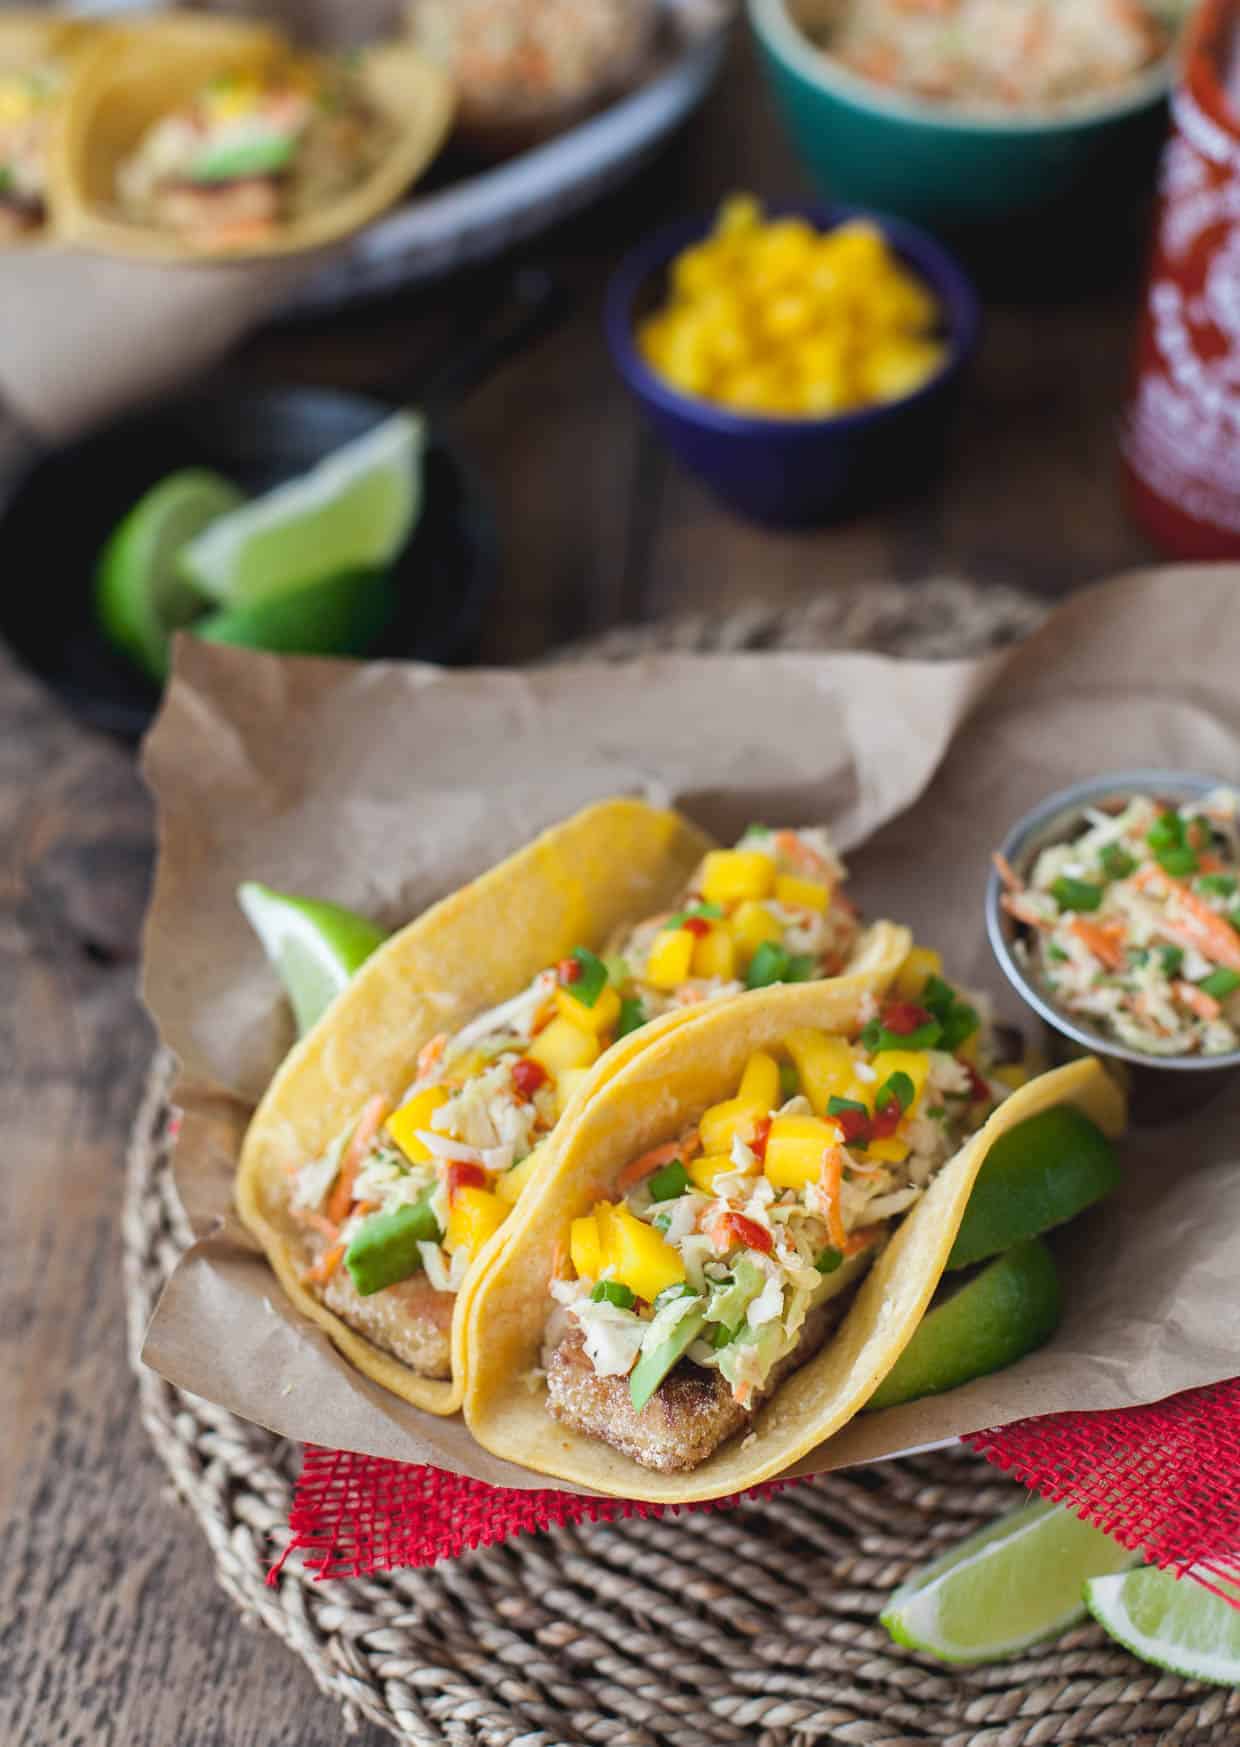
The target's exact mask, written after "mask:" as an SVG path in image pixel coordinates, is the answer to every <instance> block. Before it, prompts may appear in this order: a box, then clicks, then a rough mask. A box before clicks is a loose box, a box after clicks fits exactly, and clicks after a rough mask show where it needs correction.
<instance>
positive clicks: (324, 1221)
mask: <svg viewBox="0 0 1240 1747" xmlns="http://www.w3.org/2000/svg"><path fill="white" fill-rule="evenodd" d="M296 1218H297V1220H298V1223H299V1224H301V1225H308V1226H309V1227H310V1229H311V1231H317V1232H319V1233H321V1234H322V1236H323V1237H325V1238H326V1239H327V1240H328V1242H329V1243H335V1241H336V1239H337V1238H338V1237H339V1236H340V1227H339V1225H338V1224H337V1223H336V1221H335V1220H334V1219H328V1218H327V1216H326V1215H325V1214H322V1213H315V1212H314V1210H313V1209H312V1208H309V1207H303V1208H301V1209H300V1210H299V1211H298V1213H297V1215H296Z"/></svg>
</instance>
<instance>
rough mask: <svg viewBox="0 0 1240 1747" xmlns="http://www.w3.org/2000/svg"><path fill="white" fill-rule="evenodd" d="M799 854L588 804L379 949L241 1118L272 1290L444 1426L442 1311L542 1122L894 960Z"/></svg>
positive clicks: (503, 1222)
mask: <svg viewBox="0 0 1240 1747" xmlns="http://www.w3.org/2000/svg"><path fill="white" fill-rule="evenodd" d="M844 873H845V869H844V866H843V863H842V862H841V861H840V859H839V857H838V856H837V855H836V853H835V851H834V849H833V848H832V846H831V843H830V839H829V837H828V836H827V835H826V833H825V832H824V831H821V830H816V829H815V830H806V831H796V832H793V831H788V832H783V831H767V830H763V829H760V828H759V829H754V830H751V831H750V832H748V833H746V835H745V837H744V838H743V839H742V841H741V843H740V844H738V845H737V846H736V847H735V848H733V849H730V850H724V849H717V848H715V847H714V846H713V845H712V844H711V842H710V840H709V839H708V838H706V837H705V836H703V834H702V833H701V832H700V831H698V830H697V829H696V828H695V827H694V826H692V825H691V824H689V823H688V821H686V820H684V819H682V818H680V817H679V816H678V815H677V814H675V813H672V812H667V811H663V810H660V809H657V808H654V807H650V806H648V805H646V804H645V803H643V802H641V801H636V800H613V801H607V802H603V803H600V804H598V805H596V806H592V807H589V808H587V809H585V811H583V812H581V813H579V814H577V815H575V816H574V817H573V818H572V819H570V820H568V821H567V822H566V823H564V824H562V825H559V826H557V827H555V828H554V829H552V830H550V831H548V832H546V833H545V834H544V835H543V836H541V837H539V838H538V839H537V840H536V841H535V842H533V843H532V844H530V845H529V846H528V847H527V848H525V849H523V850H521V851H519V852H518V853H517V854H516V855H513V856H511V857H509V858H508V860H506V861H504V862H502V863H501V864H500V865H499V866H498V867H496V868H494V869H492V870H491V871H490V872H489V873H487V874H485V875H484V876H483V877H482V878H481V879H478V880H476V881H474V882H473V883H472V884H470V885H468V886H466V887H465V888H464V889H463V890H461V891H459V892H457V893H455V894H454V895H453V896H452V897H450V898H447V899H445V900H444V902H442V903H440V904H438V905H436V906H434V907H433V908H432V909H431V910H429V911H427V912H426V913H425V914H424V915H423V916H421V917H420V918H419V919H418V920H417V921H415V922H413V923H411V924H410V925H409V926H408V927H407V928H405V929H404V930H402V931H401V932H400V933H399V934H397V935H396V936H394V937H393V939H391V940H390V941H389V942H387V943H386V945H384V946H383V947H381V948H380V949H379V950H378V951H377V952H376V953H375V954H374V955H373V957H371V958H370V959H369V960H368V961H367V962H366V963H365V964H364V965H363V967H362V968H361V970H360V971H359V972H358V973H357V975H356V976H355V977H354V979H353V981H352V982H351V983H350V984H349V985H348V987H347V988H346V989H345V990H344V991H343V992H342V993H341V995H340V996H339V997H338V998H337V999H336V1000H335V1001H334V1002H333V1004H332V1006H331V1007H330V1008H329V1010H328V1011H327V1013H326V1014H325V1015H324V1016H323V1018H322V1019H321V1020H320V1021H319V1023H318V1024H317V1025H316V1026H315V1028H314V1029H313V1030H312V1031H311V1032H310V1033H309V1034H308V1036H307V1037H305V1038H304V1039H303V1040H302V1041H301V1043H300V1044H299V1045H298V1046H297V1047H296V1048H295V1049H294V1050H293V1052H292V1053H291V1055H290V1056H289V1057H288V1059H287V1061H286V1062H285V1063H284V1065H283V1066H282V1067H281V1069H280V1071H279V1072H278V1073H277V1075H276V1077H275V1079H274V1081H273V1082H272V1085H271V1087H270V1089H269V1091H268V1093H267V1095H266V1097H265V1098H264V1099H263V1102H262V1104H261V1105H260V1107H259V1109H258V1111H257V1112H256V1114H255V1117H254V1120H253V1123H252V1124H251V1127H250V1130H249V1133H248V1135H247V1138H246V1142H245V1146H244V1149H243V1153H242V1159H241V1165H240V1170H239V1175H238V1187H237V1195H238V1204H239V1207H240V1209H241V1212H242V1216H243V1218H244V1219H245V1221H246V1223H247V1225H248V1226H249V1227H250V1229H251V1230H252V1231H253V1232H254V1233H255V1234H256V1235H257V1236H258V1238H259V1239H260V1241H261V1242H262V1244H263V1246H264V1248H265V1249H266V1251H267V1254H268V1256H269V1257H270V1259H271V1262H272V1264H273V1266H274V1267H275V1269H276V1272H277V1273H278V1275H279V1277H280V1279H281V1281H282V1283H283V1285H284V1286H285V1288H286V1290H287V1291H288V1292H289V1294H290V1296H291V1297H292V1298H293V1299H294V1300H295V1301H296V1303H297V1304H298V1305H299V1306H300V1308H301V1309H302V1310H303V1311H305V1313H306V1314H307V1315H309V1316H310V1317H311V1318H312V1319H313V1320H314V1321H316V1322H318V1323H319V1324H320V1325H321V1326H323V1327H325V1328H326V1329H327V1330H328V1332H329V1333H330V1335H331V1337H332V1339H333V1340H334V1341H335V1342H336V1344H337V1345H338V1346H339V1347H340V1349H341V1350H342V1351H343V1352H344V1353H345V1354H346V1355H347V1356H348V1357H349V1358H350V1359H351V1360H352V1361H353V1362H354V1363H356V1364H357V1365H358V1366H359V1367H360V1368H361V1369H363V1370H364V1371H366V1372H367V1373H368V1374H369V1375H370V1376H372V1377H374V1378H375V1379H376V1380H377V1381H379V1382H380V1383H382V1384H383V1385H384V1386H385V1387H387V1388H389V1389H391V1390H393V1391H394V1392H395V1393H397V1394H399V1395H401V1396H403V1397H404V1398H405V1399H406V1400H408V1401H410V1402H412V1403H413V1404H414V1405H415V1406H418V1407H423V1408H427V1409H429V1410H430V1411H432V1412H440V1413H451V1412H454V1411H455V1410H456V1409H457V1407H458V1406H459V1405H460V1401H461V1391H462V1388H463V1384H464V1376H465V1371H466V1344H465V1333H464V1328H465V1311H466V1309H467V1307H468V1303H469V1300H470V1297H471V1295H472V1293H473V1291H474V1289H475V1288H476V1285H477V1283H478V1281H479V1280H480V1279H481V1278H482V1277H483V1275H484V1274H485V1271H486V1268H487V1266H488V1265H489V1264H490V1261H491V1260H492V1259H493V1258H494V1256H495V1255H496V1254H498V1253H499V1251H500V1250H501V1249H502V1248H503V1246H504V1244H505V1243H506V1241H507V1235H508V1230H509V1227H508V1225H507V1221H508V1219H509V1216H510V1215H511V1214H512V1211H513V1209H514V1207H515V1206H516V1204H517V1202H518V1200H519V1199H520V1198H521V1197H522V1195H523V1194H524V1193H526V1192H528V1191H529V1190H530V1189H531V1187H532V1185H533V1184H534V1183H536V1182H537V1180H538V1178H539V1176H540V1175H541V1173H543V1172H545V1171H547V1170H549V1169H550V1168H551V1165H552V1160H553V1157H554V1151H553V1146H552V1142H553V1139H554V1137H555V1136H556V1135H557V1134H558V1133H559V1132H560V1124H561V1123H562V1122H563V1121H567V1120H569V1119H571V1117H572V1114H573V1112H574V1111H576V1110H577V1109H579V1108H581V1107H582V1106H583V1105H584V1104H586V1103H588V1102H589V1100H590V1099H591V1098H592V1097H593V1096H594V1095H595V1094H596V1093H597V1091H598V1090H599V1088H600V1087H601V1086H603V1085H605V1084H606V1083H607V1082H608V1080H609V1079H610V1078H611V1076H612V1075H613V1074H614V1073H615V1072H616V1071H617V1070H618V1069H620V1068H622V1067H623V1066H624V1064H625V1063H626V1062H627V1061H629V1060H631V1059H632V1058H633V1057H634V1056H635V1055H637V1054H639V1053H640V1052H641V1051H642V1050H644V1049H646V1048H649V1047H650V1046H651V1045H652V1044H654V1043H657V1041H658V1039H659V1038H660V1037H662V1036H663V1035H665V1034H666V1033H667V1032H669V1031H671V1030H674V1029H676V1028H677V1027H679V1026H680V1025H682V1024H686V1023H688V1022H689V1020H690V1019H691V1017H692V1015H693V1014H694V1012H696V1011H699V1010H701V1008H702V1007H703V1006H706V1005H715V1004H720V1003H723V1004H727V1003H729V1002H738V1003H739V1004H740V1005H744V1004H746V1002H748V1001H751V1000H756V999H759V998H760V996H759V995H758V993H757V991H759V990H761V989H769V988H770V987H772V986H774V985H775V984H776V983H777V982H779V981H781V980H793V981H800V982H802V983H806V982H807V979H817V978H830V977H833V976H835V975H836V974H838V973H839V972H840V971H842V970H844V969H845V968H846V967H847V968H849V969H850V970H851V971H852V972H853V974H854V975H855V976H856V977H858V978H859V979H860V984H862V985H864V986H865V987H867V988H869V987H873V988H876V989H878V990H880V991H881V990H882V989H885V988H886V987H887V986H888V985H889V984H890V982H891V980H892V978H893V977H894V976H895V974H896V972H897V970H898V969H899V967H900V964H901V962H902V961H903V959H904V958H905V956H906V954H907V953H908V949H909V946H910V944H911V942H910V937H909V935H908V933H907V931H906V930H904V929H901V928H897V927H894V926H893V925H891V924H889V923H882V922H880V923H877V924H874V925H873V926H871V927H869V928H862V927H861V925H860V922H859V919H858V916H857V913H856V910H855V908H854V907H853V905H852V904H851V903H850V902H849V901H848V899H847V898H846V897H845V895H844V893H843V892H842V891H840V890H839V886H840V883H841V882H842V880H843V878H844Z"/></svg>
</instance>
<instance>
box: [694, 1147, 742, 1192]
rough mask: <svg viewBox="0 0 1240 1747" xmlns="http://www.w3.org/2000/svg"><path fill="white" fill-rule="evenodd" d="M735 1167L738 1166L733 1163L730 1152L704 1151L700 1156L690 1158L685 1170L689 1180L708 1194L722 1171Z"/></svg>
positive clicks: (732, 1169) (731, 1169)
mask: <svg viewBox="0 0 1240 1747" xmlns="http://www.w3.org/2000/svg"><path fill="white" fill-rule="evenodd" d="M735 1169H736V1166H735V1165H734V1164H733V1163H732V1159H731V1155H730V1154H728V1153H702V1154H701V1155H700V1157H698V1158H696V1159H690V1160H689V1163H688V1164H687V1165H686V1166H685V1170H686V1171H687V1172H688V1173H689V1181H690V1182H691V1183H692V1184H693V1186H694V1187H695V1188H696V1189H702V1190H704V1191H705V1193H706V1194H707V1195H709V1194H711V1193H712V1191H713V1190H714V1187H715V1178H716V1177H717V1176H718V1175H719V1173H720V1172H721V1171H734V1170H735Z"/></svg>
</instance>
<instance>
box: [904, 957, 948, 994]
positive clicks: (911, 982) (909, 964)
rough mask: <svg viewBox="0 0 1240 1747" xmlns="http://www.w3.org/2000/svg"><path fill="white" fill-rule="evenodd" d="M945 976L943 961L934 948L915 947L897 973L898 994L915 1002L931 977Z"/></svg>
mask: <svg viewBox="0 0 1240 1747" xmlns="http://www.w3.org/2000/svg"><path fill="white" fill-rule="evenodd" d="M942 975H943V960H942V958H941V957H940V956H939V954H938V953H937V952H935V950H934V948H933V947H932V946H915V947H914V948H913V949H912V951H911V952H910V953H909V955H908V957H907V958H906V959H905V961H904V963H903V964H902V965H901V966H900V968H899V970H898V971H897V972H896V985H895V986H896V994H897V995H898V996H899V997H900V999H901V1000H902V1001H915V1000H916V999H917V997H918V996H919V995H920V994H921V992H922V990H923V989H924V988H925V986H926V984H927V983H928V982H929V981H930V978H931V977H941V976H942Z"/></svg>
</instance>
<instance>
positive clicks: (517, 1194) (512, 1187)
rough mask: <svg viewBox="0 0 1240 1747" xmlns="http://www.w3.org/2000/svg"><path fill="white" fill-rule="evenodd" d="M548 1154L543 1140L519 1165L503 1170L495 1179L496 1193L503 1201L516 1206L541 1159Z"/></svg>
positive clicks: (510, 1205)
mask: <svg viewBox="0 0 1240 1747" xmlns="http://www.w3.org/2000/svg"><path fill="white" fill-rule="evenodd" d="M545 1156H546V1154H545V1146H544V1143H543V1142H541V1141H540V1142H539V1144H538V1145H537V1146H536V1147H535V1148H534V1149H533V1151H532V1152H528V1153H527V1154H526V1155H525V1157H524V1158H523V1159H522V1160H521V1163H520V1164H519V1165H514V1166H513V1167H512V1169H511V1170H510V1171H503V1172H501V1173H500V1175H499V1176H498V1177H497V1178H496V1179H495V1193H496V1194H497V1195H498V1196H499V1198H500V1200H501V1201H506V1202H507V1203H508V1205H509V1207H515V1206H516V1204H517V1202H518V1201H519V1200H520V1199H521V1196H522V1195H524V1193H525V1191H526V1188H527V1187H528V1185H529V1180H530V1178H531V1177H532V1176H533V1175H534V1172H535V1171H536V1170H537V1169H538V1166H539V1164H540V1162H541V1160H542V1159H543V1158H544V1157H545Z"/></svg>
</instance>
